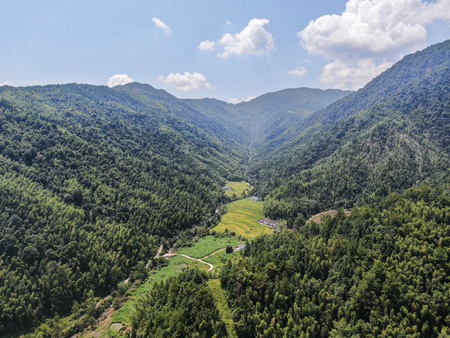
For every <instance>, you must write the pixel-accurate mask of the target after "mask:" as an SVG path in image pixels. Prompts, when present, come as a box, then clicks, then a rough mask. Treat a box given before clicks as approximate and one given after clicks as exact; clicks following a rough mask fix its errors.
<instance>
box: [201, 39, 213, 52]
mask: <svg viewBox="0 0 450 338" xmlns="http://www.w3.org/2000/svg"><path fill="white" fill-rule="evenodd" d="M215 44H216V43H215V42H214V41H209V40H205V41H202V42H201V43H200V45H199V46H198V49H200V50H214V46H215Z"/></svg>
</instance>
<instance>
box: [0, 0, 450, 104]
mask: <svg viewBox="0 0 450 338" xmlns="http://www.w3.org/2000/svg"><path fill="white" fill-rule="evenodd" d="M0 22H1V24H2V29H0V43H1V46H2V48H1V53H0V85H12V86H30V85H46V84H63V83H87V84H93V85H108V86H110V87H113V86H116V85H121V84H125V83H128V82H132V81H136V82H141V83H148V84H150V85H152V86H154V87H156V88H162V89H165V90H167V91H168V92H170V93H171V94H173V95H175V96H177V97H180V98H203V97H213V98H217V99H220V100H224V101H227V102H231V103H237V102H240V101H245V100H250V99H252V98H254V97H256V96H259V95H262V94H264V93H267V92H274V91H278V90H282V89H285V88H297V87H310V88H321V89H327V88H338V89H351V90H357V89H359V88H361V87H362V86H364V85H365V84H366V83H367V82H369V81H370V80H371V79H372V78H374V77H375V76H377V75H378V74H380V73H381V72H383V71H384V70H386V69H387V68H389V67H390V66H391V65H392V64H393V63H395V62H396V61H398V60H400V59H401V58H402V57H403V56H405V55H407V54H409V53H412V52H415V51H417V50H421V49H423V48H425V47H427V46H429V45H432V44H435V43H438V42H442V41H445V40H447V39H449V38H450V0H435V1H429V2H426V1H421V0H349V1H345V0H315V1H311V0H309V1H306V0H297V1H293V0H282V1H280V0H278V1H275V0H273V1H264V0H258V1H256V0H245V1H244V0H239V1H235V0H213V1H212V0H159V1H156V0H128V1H125V0H52V1H50V0H39V1H36V0H0Z"/></svg>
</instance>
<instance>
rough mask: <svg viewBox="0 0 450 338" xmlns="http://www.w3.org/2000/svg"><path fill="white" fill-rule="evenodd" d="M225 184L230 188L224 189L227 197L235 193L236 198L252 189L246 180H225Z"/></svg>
mask: <svg viewBox="0 0 450 338" xmlns="http://www.w3.org/2000/svg"><path fill="white" fill-rule="evenodd" d="M225 186H226V187H230V189H228V190H225V195H226V196H228V197H233V195H235V196H236V198H240V197H241V196H242V194H243V193H245V194H247V193H248V192H249V191H251V190H252V186H251V185H250V184H248V183H247V182H233V181H227V182H226V184H225Z"/></svg>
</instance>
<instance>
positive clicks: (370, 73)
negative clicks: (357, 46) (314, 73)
mask: <svg viewBox="0 0 450 338" xmlns="http://www.w3.org/2000/svg"><path fill="white" fill-rule="evenodd" d="M392 64H393V63H392V62H383V63H382V64H380V65H376V63H375V62H374V61H373V60H372V59H370V58H369V59H361V60H359V61H358V62H357V64H356V65H354V64H350V63H347V62H345V61H341V60H336V61H333V62H331V63H329V64H327V65H326V66H325V67H324V68H323V70H322V74H321V76H320V81H321V82H322V83H327V84H334V88H336V89H342V90H345V89H348V88H352V89H353V90H357V89H359V88H361V87H363V86H364V85H365V84H366V83H367V82H368V81H370V80H371V79H373V78H374V77H376V76H378V75H379V74H380V73H381V72H383V71H385V70H386V69H388V68H389V67H391V66H392Z"/></svg>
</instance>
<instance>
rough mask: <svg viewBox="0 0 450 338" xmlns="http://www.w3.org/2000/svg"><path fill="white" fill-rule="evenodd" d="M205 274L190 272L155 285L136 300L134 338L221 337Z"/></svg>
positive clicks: (223, 330)
mask: <svg viewBox="0 0 450 338" xmlns="http://www.w3.org/2000/svg"><path fill="white" fill-rule="evenodd" d="M207 281H208V277H207V275H206V273H204V272H201V271H199V270H197V269H189V270H187V271H185V272H183V273H181V274H179V275H178V276H177V277H172V278H169V279H168V280H167V281H166V282H163V283H156V284H155V285H154V286H153V288H152V290H151V292H150V293H149V294H147V295H145V296H144V297H143V298H141V299H139V300H138V301H137V305H136V309H135V312H134V314H133V317H132V326H133V331H132V332H133V336H134V337H149V336H158V337H165V336H170V337H180V338H181V337H193V336H197V337H212V336H215V337H224V336H225V335H226V328H225V324H224V322H223V321H222V320H221V319H220V317H219V311H218V309H217V306H216V303H215V300H214V297H213V294H212V291H211V289H210V288H209V286H208V283H207Z"/></svg>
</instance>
